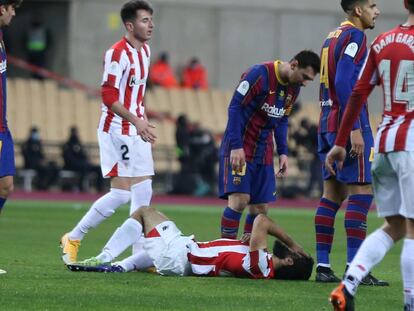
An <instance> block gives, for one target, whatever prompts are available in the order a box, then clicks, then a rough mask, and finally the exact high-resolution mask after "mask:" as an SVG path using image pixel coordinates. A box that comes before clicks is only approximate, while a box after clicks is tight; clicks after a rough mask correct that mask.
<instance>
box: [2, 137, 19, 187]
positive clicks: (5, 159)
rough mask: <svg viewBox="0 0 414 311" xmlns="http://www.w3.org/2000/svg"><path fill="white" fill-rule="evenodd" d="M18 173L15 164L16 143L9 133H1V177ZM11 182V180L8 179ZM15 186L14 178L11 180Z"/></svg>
mask: <svg viewBox="0 0 414 311" xmlns="http://www.w3.org/2000/svg"><path fill="white" fill-rule="evenodd" d="M15 173H16V167H15V162H14V143H13V138H12V136H11V134H10V132H9V131H6V132H2V133H0V177H5V176H13V175H14V174H15ZM7 180H8V181H9V180H10V178H7ZM11 180H12V184H13V178H11Z"/></svg>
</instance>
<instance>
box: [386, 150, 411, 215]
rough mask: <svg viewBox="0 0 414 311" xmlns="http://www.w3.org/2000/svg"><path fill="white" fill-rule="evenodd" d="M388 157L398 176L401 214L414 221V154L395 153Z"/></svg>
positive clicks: (409, 152)
mask: <svg viewBox="0 0 414 311" xmlns="http://www.w3.org/2000/svg"><path fill="white" fill-rule="evenodd" d="M388 157H389V160H390V162H391V165H392V167H393V168H394V170H395V171H396V173H397V176H398V185H399V190H400V191H399V192H400V196H401V208H400V214H401V215H403V216H404V217H406V218H411V219H414V190H413V189H414V152H412V151H403V152H393V153H389V154H388Z"/></svg>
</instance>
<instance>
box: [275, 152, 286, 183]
mask: <svg viewBox="0 0 414 311" xmlns="http://www.w3.org/2000/svg"><path fill="white" fill-rule="evenodd" d="M288 168H289V162H288V156H287V155H286V154H281V155H280V156H279V170H278V171H277V173H276V177H277V178H283V177H286V176H287V174H288Z"/></svg>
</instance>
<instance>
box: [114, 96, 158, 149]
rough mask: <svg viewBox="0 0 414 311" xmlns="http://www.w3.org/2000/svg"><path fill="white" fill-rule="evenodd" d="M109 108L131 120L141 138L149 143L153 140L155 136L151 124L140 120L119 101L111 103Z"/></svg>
mask: <svg viewBox="0 0 414 311" xmlns="http://www.w3.org/2000/svg"><path fill="white" fill-rule="evenodd" d="M111 110H112V111H113V112H114V113H116V114H117V115H119V116H120V117H122V118H124V119H126V120H128V121H129V122H131V124H133V125H134V126H135V127H136V129H137V131H138V134H139V135H141V137H142V139H143V140H145V141H147V142H150V143H154V142H155V140H156V138H157V136H156V135H155V134H154V132H153V131H152V130H151V129H152V128H155V126H154V125H153V124H151V123H149V122H148V121H147V120H142V119H140V118H138V117H137V116H135V115H134V114H132V113H131V112H130V111H128V110H127V109H125V107H124V106H123V105H122V104H121V103H120V102H115V103H113V104H112V105H111Z"/></svg>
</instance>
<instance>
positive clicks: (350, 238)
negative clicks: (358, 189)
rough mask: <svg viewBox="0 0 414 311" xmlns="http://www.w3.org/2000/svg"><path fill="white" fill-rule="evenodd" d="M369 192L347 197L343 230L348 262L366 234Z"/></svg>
mask: <svg viewBox="0 0 414 311" xmlns="http://www.w3.org/2000/svg"><path fill="white" fill-rule="evenodd" d="M372 199H373V196H372V195H371V194H356V195H350V196H349V197H348V207H347V208H346V212H345V222H344V225H345V231H346V240H347V262H348V263H350V262H351V261H352V260H353V259H354V257H355V254H356V253H357V251H358V249H359V247H360V246H361V244H362V242H363V241H364V240H365V236H366V235H367V215H368V211H369V208H370V207H371V203H372Z"/></svg>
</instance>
